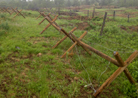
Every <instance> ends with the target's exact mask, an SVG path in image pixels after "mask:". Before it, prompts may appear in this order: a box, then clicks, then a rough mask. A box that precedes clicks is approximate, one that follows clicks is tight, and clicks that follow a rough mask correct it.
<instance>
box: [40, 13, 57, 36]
mask: <svg viewBox="0 0 138 98" xmlns="http://www.w3.org/2000/svg"><path fill="white" fill-rule="evenodd" d="M46 17H49V15H47V16H46ZM46 17H45V18H44V19H43V20H42V21H44V20H45V19H46ZM57 17H58V15H57V16H55V18H54V19H53V20H51V18H50V17H49V19H50V21H51V22H52V23H54V24H55V21H56V20H57ZM42 21H41V22H40V23H39V24H41V23H42ZM55 25H56V24H55ZM50 26H51V23H49V24H48V25H47V26H46V27H45V28H44V29H43V31H42V32H40V34H42V33H43V32H44V31H45V30H46V29H47V28H48V27H50ZM56 26H57V25H56Z"/></svg>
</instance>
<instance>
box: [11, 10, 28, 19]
mask: <svg viewBox="0 0 138 98" xmlns="http://www.w3.org/2000/svg"><path fill="white" fill-rule="evenodd" d="M21 11H22V9H21V10H20V11H18V10H17V9H16V12H17V13H16V15H15V16H14V17H13V18H15V17H16V16H17V15H19V14H20V15H21V16H23V17H24V18H25V16H24V15H23V14H22V13H21Z"/></svg>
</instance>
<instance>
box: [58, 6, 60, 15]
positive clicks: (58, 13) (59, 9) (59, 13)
mask: <svg viewBox="0 0 138 98" xmlns="http://www.w3.org/2000/svg"><path fill="white" fill-rule="evenodd" d="M58 15H60V7H58Z"/></svg>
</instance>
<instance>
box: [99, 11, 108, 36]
mask: <svg viewBox="0 0 138 98" xmlns="http://www.w3.org/2000/svg"><path fill="white" fill-rule="evenodd" d="M106 17H107V12H105V15H104V19H103V25H102V29H101V32H100V36H102V34H103V29H104V26H105V20H106Z"/></svg>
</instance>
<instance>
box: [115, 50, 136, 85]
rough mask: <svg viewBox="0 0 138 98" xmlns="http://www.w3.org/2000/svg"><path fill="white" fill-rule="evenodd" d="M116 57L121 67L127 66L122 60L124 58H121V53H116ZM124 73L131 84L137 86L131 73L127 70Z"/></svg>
mask: <svg viewBox="0 0 138 98" xmlns="http://www.w3.org/2000/svg"><path fill="white" fill-rule="evenodd" d="M114 56H115V58H116V60H117V61H118V63H119V64H120V67H124V66H125V63H124V61H123V60H122V58H121V57H120V55H119V53H118V52H114ZM124 73H125V75H126V76H127V78H128V80H129V81H130V83H132V84H135V81H134V79H133V78H132V76H131V74H130V72H129V71H128V69H127V68H126V69H125V70H124Z"/></svg>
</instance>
